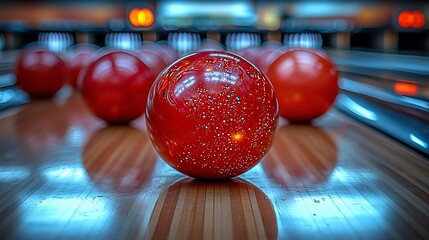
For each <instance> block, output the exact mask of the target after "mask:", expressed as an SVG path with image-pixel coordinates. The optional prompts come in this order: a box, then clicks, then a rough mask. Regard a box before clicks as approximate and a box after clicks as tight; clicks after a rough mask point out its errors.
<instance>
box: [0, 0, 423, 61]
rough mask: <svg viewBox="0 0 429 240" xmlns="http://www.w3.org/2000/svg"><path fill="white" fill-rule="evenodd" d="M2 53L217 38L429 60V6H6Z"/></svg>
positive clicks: (190, 46) (194, 43) (183, 48)
mask: <svg viewBox="0 0 429 240" xmlns="http://www.w3.org/2000/svg"><path fill="white" fill-rule="evenodd" d="M0 4H1V5H0V50H2V51H7V50H14V49H20V48H22V47H23V46H25V45H26V44H28V43H29V42H34V41H44V42H46V44H47V46H48V47H49V48H51V49H52V50H55V51H62V50H65V49H67V48H68V47H69V46H71V45H73V44H76V43H82V42H89V43H93V44H96V45H99V46H105V45H107V46H117V47H121V48H134V47H138V46H139V45H140V44H141V42H142V41H166V43H168V45H169V46H171V47H172V48H174V49H175V50H176V51H178V52H179V53H181V54H183V53H186V52H190V51H192V50H195V49H197V48H198V47H199V45H200V44H201V42H202V41H203V40H204V39H212V40H216V41H218V42H220V43H222V44H224V45H225V47H226V48H227V49H228V50H240V49H243V48H246V47H249V46H253V45H261V44H262V43H264V42H266V41H270V40H272V41H281V42H282V43H283V44H285V45H291V46H295V45H301V46H307V47H310V46H311V47H324V48H327V49H352V50H364V51H376V52H386V53H400V54H414V55H428V52H429V34H428V29H429V24H428V23H427V21H426V16H428V15H429V4H427V1H369V0H366V1H328V0H322V1H306V0H304V1H297V0H292V1H226V0H220V1H121V2H115V1H97V0H89V1H82V0H75V1H71V0H63V1H2V3H0Z"/></svg>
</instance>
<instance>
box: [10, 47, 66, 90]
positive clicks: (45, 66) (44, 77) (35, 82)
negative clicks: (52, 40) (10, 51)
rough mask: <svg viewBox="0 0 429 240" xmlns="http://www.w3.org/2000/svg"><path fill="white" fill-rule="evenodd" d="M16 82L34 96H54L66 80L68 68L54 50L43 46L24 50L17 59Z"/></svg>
mask: <svg viewBox="0 0 429 240" xmlns="http://www.w3.org/2000/svg"><path fill="white" fill-rule="evenodd" d="M15 74H16V84H17V85H18V86H19V87H20V88H21V89H22V90H23V91H25V92H26V93H27V94H28V95H30V97H32V98H44V97H52V96H53V95H54V94H55V93H57V92H58V90H60V89H61V88H62V86H63V85H64V83H65V81H66V75H67V68H66V65H65V63H64V61H63V60H62V59H61V58H60V57H59V56H58V55H57V54H56V53H54V52H51V51H49V50H47V49H44V48H41V47H31V48H28V49H25V50H23V52H22V53H21V55H20V56H19V57H18V60H17V61H16V67H15Z"/></svg>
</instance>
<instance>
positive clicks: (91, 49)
mask: <svg viewBox="0 0 429 240" xmlns="http://www.w3.org/2000/svg"><path fill="white" fill-rule="evenodd" d="M96 51H97V47H95V46H92V45H76V46H75V48H74V49H73V50H72V51H71V52H70V54H69V56H68V58H67V68H68V82H69V84H70V85H71V86H73V87H74V88H77V83H78V78H79V74H80V72H81V71H82V70H83V69H84V68H85V67H86V66H87V65H88V64H89V63H90V62H91V59H92V58H93V57H94V53H95V52H96Z"/></svg>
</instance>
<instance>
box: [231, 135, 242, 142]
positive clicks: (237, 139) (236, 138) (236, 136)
mask: <svg viewBox="0 0 429 240" xmlns="http://www.w3.org/2000/svg"><path fill="white" fill-rule="evenodd" d="M231 137H232V139H234V140H235V141H236V142H239V141H241V139H243V134H241V133H236V134H232V135H231Z"/></svg>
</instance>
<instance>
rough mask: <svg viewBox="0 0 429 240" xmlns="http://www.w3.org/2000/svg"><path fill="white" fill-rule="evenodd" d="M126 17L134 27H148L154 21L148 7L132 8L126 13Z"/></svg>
mask: <svg viewBox="0 0 429 240" xmlns="http://www.w3.org/2000/svg"><path fill="white" fill-rule="evenodd" d="M128 19H129V20H130V22H131V24H132V25H133V26H134V27H149V26H151V25H152V24H153V22H154V21H155V16H154V15H153V13H152V11H151V10H150V9H148V8H142V9H139V8H133V9H132V10H131V11H130V13H129V15H128Z"/></svg>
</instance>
